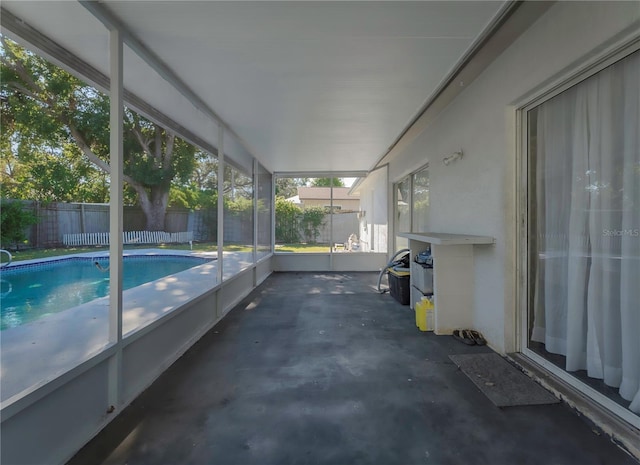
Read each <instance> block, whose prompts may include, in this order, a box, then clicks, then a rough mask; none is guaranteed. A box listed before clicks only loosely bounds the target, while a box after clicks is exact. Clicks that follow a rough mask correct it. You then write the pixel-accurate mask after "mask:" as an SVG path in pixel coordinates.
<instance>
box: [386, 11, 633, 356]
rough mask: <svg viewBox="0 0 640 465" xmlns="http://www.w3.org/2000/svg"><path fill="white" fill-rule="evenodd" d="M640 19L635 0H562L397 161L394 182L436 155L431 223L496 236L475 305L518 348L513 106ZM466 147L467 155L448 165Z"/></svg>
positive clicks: (499, 343) (500, 337)
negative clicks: (449, 157) (451, 156)
mask: <svg viewBox="0 0 640 465" xmlns="http://www.w3.org/2000/svg"><path fill="white" fill-rule="evenodd" d="M639 22H640V6H639V4H638V3H637V2H584V3H583V2H559V3H556V4H555V5H553V6H552V7H551V8H550V9H549V10H548V11H547V12H546V13H545V14H544V15H543V16H542V17H541V18H540V19H539V20H538V21H537V22H536V23H535V24H533V26H532V27H530V28H529V30H527V31H526V32H525V33H524V34H523V35H522V36H520V38H519V39H518V40H517V41H516V42H514V43H513V44H512V45H511V46H510V47H509V48H508V49H507V50H506V51H505V52H504V53H503V54H502V55H501V56H499V57H498V58H497V59H496V60H495V61H494V62H493V63H492V64H491V65H490V66H489V67H488V68H487V69H486V70H485V71H484V72H483V73H482V74H481V75H480V76H479V77H478V78H477V79H476V80H475V81H474V82H473V83H471V84H470V85H469V87H468V88H467V89H465V90H464V91H463V92H462V93H461V94H460V95H459V96H458V97H457V99H456V100H454V101H453V102H452V103H451V104H450V105H449V106H448V107H447V108H446V109H445V110H444V111H443V112H442V113H441V114H440V115H439V116H438V118H437V119H436V120H435V121H434V122H433V123H431V124H430V125H429V126H428V127H427V128H426V129H425V130H424V131H423V132H422V134H421V135H420V136H419V137H418V138H416V140H415V141H414V142H413V143H412V144H411V145H410V146H409V147H408V148H407V149H406V150H405V151H404V152H402V153H400V154H399V155H398V156H397V157H395V158H394V159H393V160H392V161H391V163H390V168H389V169H390V172H389V173H390V180H391V181H392V182H395V181H398V180H400V179H401V177H402V176H404V175H406V174H407V173H409V172H411V171H414V170H416V169H418V168H419V167H420V166H422V165H424V164H425V163H426V162H427V161H429V163H430V182H431V193H430V195H431V197H430V199H431V211H430V225H431V226H430V229H431V230H432V231H434V232H449V233H459V234H474V235H487V236H493V237H495V238H496V245H495V246H479V247H476V248H475V250H476V252H475V302H474V308H473V314H474V322H475V327H476V328H477V329H478V330H480V331H482V332H483V333H484V335H485V337H486V338H487V339H488V341H489V343H490V345H491V346H492V347H494V348H495V349H496V350H498V351H502V352H505V351H506V352H509V351H513V350H515V349H516V346H515V315H516V303H515V298H514V295H515V260H516V255H515V253H516V251H515V225H516V222H515V205H516V204H515V195H516V187H515V186H516V170H515V160H516V111H515V110H516V108H517V107H518V106H522V105H524V104H525V103H527V102H528V101H530V100H531V99H532V98H533V97H534V96H537V95H539V94H540V93H541V91H542V89H544V88H546V87H548V86H549V85H550V84H551V83H552V82H556V83H558V82H559V81H561V80H566V79H567V78H568V77H570V75H571V74H572V73H575V72H577V71H578V70H579V68H580V67H582V66H584V65H585V63H587V62H588V61H589V60H590V59H591V57H592V56H594V55H596V54H599V53H601V52H602V50H603V48H605V47H608V46H610V45H611V43H613V42H619V41H620V36H617V35H618V34H620V35H623V34H624V35H627V36H628V35H629V33H630V32H631V33H633V32H632V31H630V29H629V28H633V29H634V30H636V31H637V30H638V29H639V27H638V24H640V23H639ZM636 34H637V32H636ZM616 36H617V37H616ZM459 149H463V150H464V157H463V158H462V159H461V160H458V161H457V162H454V163H452V164H450V165H449V166H445V165H444V164H443V163H442V158H443V157H445V156H447V155H449V154H451V153H452V152H454V151H457V150H459Z"/></svg>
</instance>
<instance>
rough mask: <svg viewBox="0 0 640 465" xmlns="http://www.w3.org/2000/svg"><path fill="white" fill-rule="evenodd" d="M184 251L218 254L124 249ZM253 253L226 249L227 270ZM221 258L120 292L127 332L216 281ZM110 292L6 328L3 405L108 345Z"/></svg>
mask: <svg viewBox="0 0 640 465" xmlns="http://www.w3.org/2000/svg"><path fill="white" fill-rule="evenodd" d="M157 254H161V255H182V256H198V257H204V258H213V259H216V258H217V253H216V252H205V253H203V252H190V251H188V250H187V251H185V250H167V249H139V250H126V251H124V253H123V255H124V256H132V255H135V256H139V255H157ZM105 255H108V252H105V251H100V252H90V253H84V254H76V255H64V256H60V257H52V258H49V259H43V260H24V261H20V262H14V263H13V265H14V266H15V265H16V264H22V263H24V264H27V263H36V262H43V261H55V260H59V259H60V258H71V257H78V256H81V257H96V258H98V257H104V256H105ZM248 259H249V260H250V254H247V253H243V252H225V253H224V259H223V267H224V272H225V273H224V274H225V276H227V275H229V274H234V273H236V272H237V271H239V270H241V269H244V268H246V267H247V265H248V264H250V262H248V261H247V260H248ZM217 276H218V261H217V259H216V260H214V261H212V262H210V263H206V264H203V265H199V266H196V267H193V268H190V269H188V270H185V271H182V272H180V273H176V274H173V275H169V276H166V277H164V278H161V279H159V280H156V281H152V282H149V283H146V284H143V285H141V286H138V287H135V288H133V289H129V290H126V291H124V292H123V293H122V302H123V317H122V318H123V321H122V334H123V338H126V337H127V336H129V335H131V334H132V333H134V332H136V331H138V330H139V329H141V328H143V327H145V326H147V325H148V324H150V323H152V322H154V321H156V320H158V319H160V318H162V317H163V316H165V315H167V314H169V313H171V312H172V311H173V310H174V309H176V308H178V307H180V306H182V305H185V304H186V303H188V302H189V301H190V300H192V299H194V298H195V297H197V296H199V295H201V294H202V293H203V292H206V291H207V290H210V289H214V288H215V287H216V286H217V285H218V282H217ZM108 318H109V297H103V298H100V299H96V300H93V301H91V302H88V303H86V304H83V305H80V306H77V307H73V308H70V309H68V310H65V311H62V312H60V313H56V314H52V315H47V316H46V317H43V318H40V319H38V320H36V321H34V322H31V323H27V324H24V325H21V326H17V327H15V328H8V329H5V330H3V331H2V332H1V334H0V349H1V350H0V361H1V364H0V367H1V368H0V395H1V397H0V402H1V403H0V405H1V407H2V408H5V407H6V406H7V405H9V404H11V403H13V402H14V401H16V400H17V399H19V398H21V397H23V396H24V395H26V394H28V393H30V392H32V391H34V390H36V389H38V388H39V387H40V386H42V385H44V384H46V383H48V382H50V381H52V380H54V379H55V378H57V377H59V376H61V375H62V374H64V373H66V372H67V371H69V370H70V369H72V368H74V367H76V366H77V365H78V364H80V363H82V362H84V361H86V360H89V359H90V358H91V357H93V356H95V355H97V354H99V353H100V352H101V351H103V350H104V349H105V348H106V347H108V346H109V345H110V342H109V325H108Z"/></svg>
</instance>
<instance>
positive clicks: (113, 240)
mask: <svg viewBox="0 0 640 465" xmlns="http://www.w3.org/2000/svg"><path fill="white" fill-rule="evenodd" d="M109 42H110V44H109V45H110V46H109V50H110V58H109V59H110V76H111V81H110V120H109V122H110V126H111V130H110V139H109V148H110V152H111V155H110V156H111V159H110V165H111V186H110V200H109V234H110V236H111V237H110V241H109V266H110V268H109V281H110V289H109V342H110V343H112V344H115V345H116V352H115V354H114V355H113V357H111V359H110V360H109V386H108V395H109V406H108V411H113V409H114V408H118V407H119V406H120V404H121V402H122V377H121V374H122V347H121V344H122V230H123V214H122V169H123V143H122V135H123V134H122V133H123V128H122V119H123V113H124V109H123V99H122V93H123V86H122V75H123V72H122V61H123V60H122V53H123V50H122V49H123V45H122V37H121V33H120V31H119V30H117V29H112V30H110V35H109Z"/></svg>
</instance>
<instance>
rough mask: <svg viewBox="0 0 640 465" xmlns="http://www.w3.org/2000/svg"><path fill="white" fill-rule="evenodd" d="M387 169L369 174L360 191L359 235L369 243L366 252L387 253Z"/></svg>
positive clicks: (388, 190) (388, 191)
mask: <svg viewBox="0 0 640 465" xmlns="http://www.w3.org/2000/svg"><path fill="white" fill-rule="evenodd" d="M387 184H388V182H387V168H386V167H384V168H380V169H378V170H376V171H373V172H371V173H369V175H368V176H367V177H366V179H365V180H364V181H362V184H361V185H360V187H359V189H358V193H359V194H360V210H361V212H363V213H364V215H363V216H362V215H361V219H360V228H359V233H358V235H359V236H360V238H361V239H362V240H364V241H366V243H367V247H366V248H365V250H367V251H374V252H380V253H386V252H387V247H388V246H387V244H388V242H387V235H388V232H387V231H388V220H389V215H388V196H389V193H390V192H391V190H390V189H388V188H387V187H388V186H387Z"/></svg>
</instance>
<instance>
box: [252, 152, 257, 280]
mask: <svg viewBox="0 0 640 465" xmlns="http://www.w3.org/2000/svg"><path fill="white" fill-rule="evenodd" d="M257 261H258V160H256V159H255V158H254V159H253V287H256V284H257V282H258V278H257V274H256V273H257V271H256V266H255V265H256V263H257Z"/></svg>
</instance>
